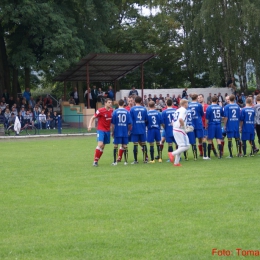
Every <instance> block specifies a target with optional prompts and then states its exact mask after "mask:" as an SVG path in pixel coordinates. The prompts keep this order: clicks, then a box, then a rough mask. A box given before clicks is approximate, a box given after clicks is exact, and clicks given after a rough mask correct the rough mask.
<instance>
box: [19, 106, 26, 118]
mask: <svg viewBox="0 0 260 260" xmlns="http://www.w3.org/2000/svg"><path fill="white" fill-rule="evenodd" d="M20 112H21V115H22V116H23V117H24V116H25V114H26V111H25V107H24V106H22V107H21V110H20Z"/></svg>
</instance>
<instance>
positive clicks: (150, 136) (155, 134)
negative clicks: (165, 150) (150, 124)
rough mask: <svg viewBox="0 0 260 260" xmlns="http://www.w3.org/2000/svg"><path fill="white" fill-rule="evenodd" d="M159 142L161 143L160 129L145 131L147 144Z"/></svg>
mask: <svg viewBox="0 0 260 260" xmlns="http://www.w3.org/2000/svg"><path fill="white" fill-rule="evenodd" d="M154 140H155V142H160V141H161V131H160V129H157V128H154V129H148V131H147V142H148V143H153V142H154Z"/></svg>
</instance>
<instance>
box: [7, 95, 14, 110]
mask: <svg viewBox="0 0 260 260" xmlns="http://www.w3.org/2000/svg"><path fill="white" fill-rule="evenodd" d="M8 104H9V108H10V107H12V106H13V105H14V97H13V96H11V97H10V98H9V102H8Z"/></svg>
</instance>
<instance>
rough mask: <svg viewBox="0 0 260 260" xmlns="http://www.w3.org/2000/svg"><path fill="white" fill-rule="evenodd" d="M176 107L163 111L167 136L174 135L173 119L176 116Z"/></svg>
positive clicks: (163, 121)
mask: <svg viewBox="0 0 260 260" xmlns="http://www.w3.org/2000/svg"><path fill="white" fill-rule="evenodd" d="M175 111H176V109H175V108H167V109H166V110H164V111H163V112H162V123H163V124H164V129H165V135H166V136H169V137H170V136H173V131H172V120H173V117H174V113H175Z"/></svg>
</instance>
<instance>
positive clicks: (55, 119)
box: [51, 111, 58, 129]
mask: <svg viewBox="0 0 260 260" xmlns="http://www.w3.org/2000/svg"><path fill="white" fill-rule="evenodd" d="M51 118H52V120H51V128H52V129H55V128H57V125H58V116H57V112H56V111H54V112H53V114H51Z"/></svg>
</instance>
